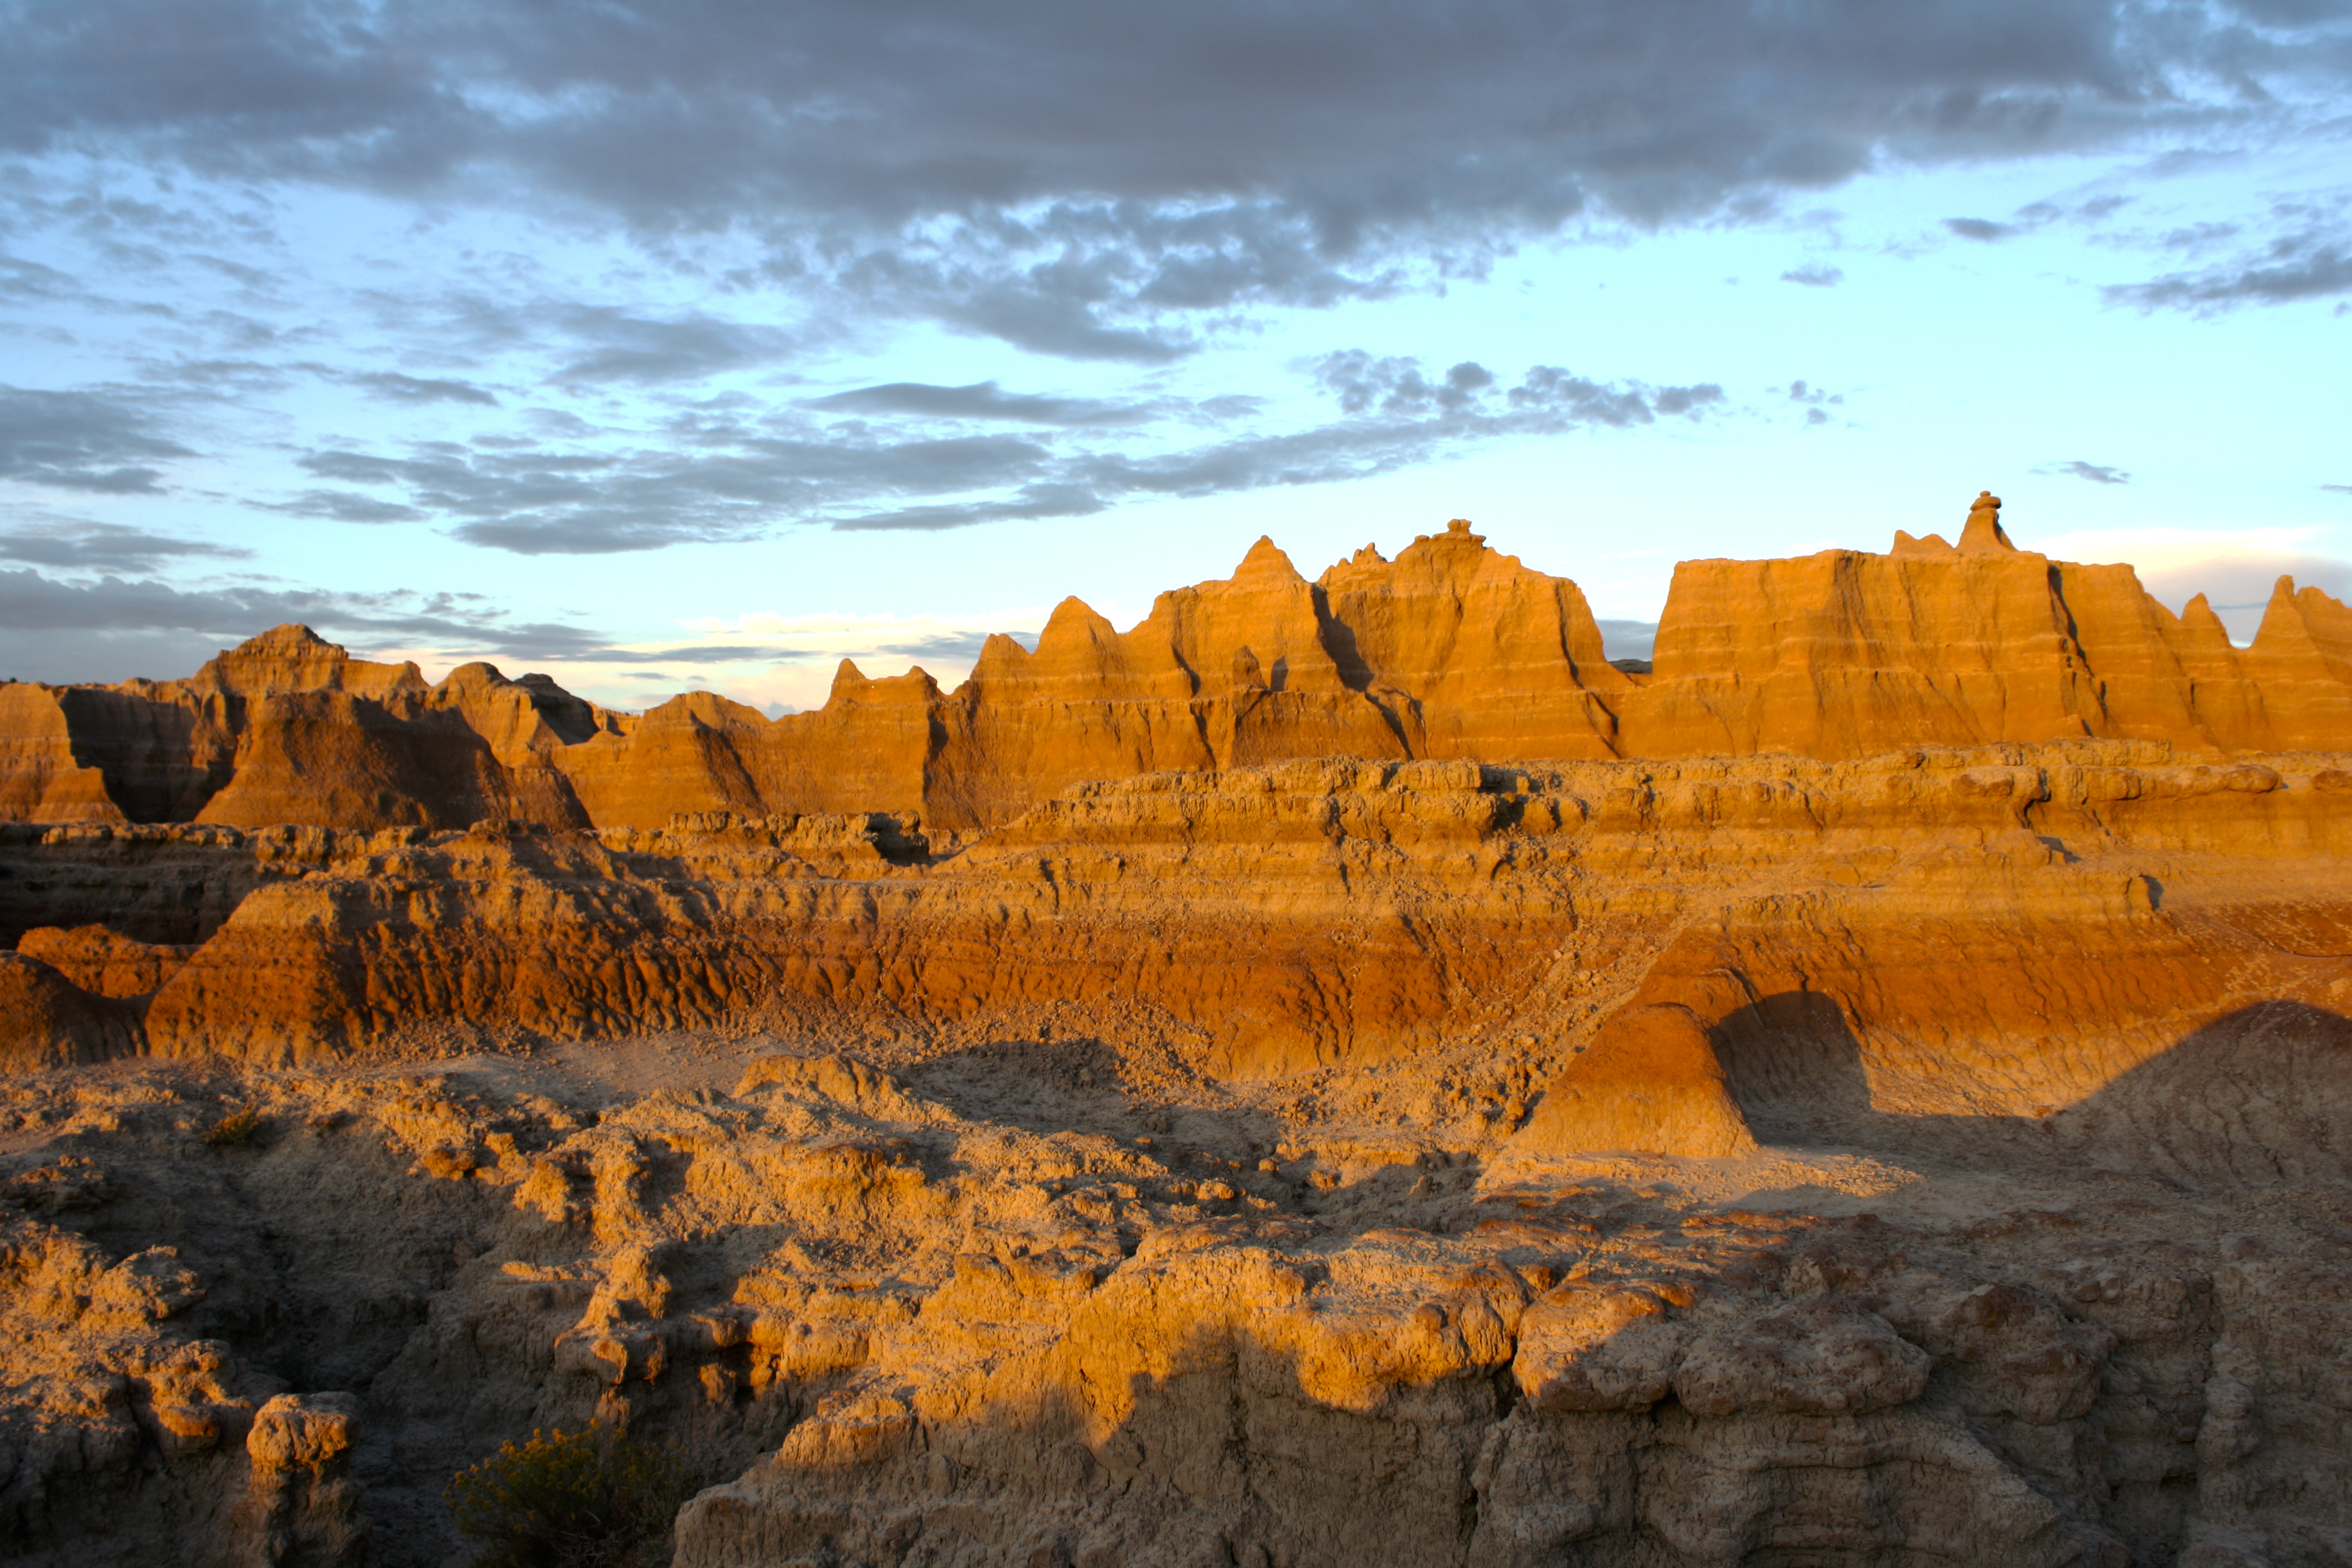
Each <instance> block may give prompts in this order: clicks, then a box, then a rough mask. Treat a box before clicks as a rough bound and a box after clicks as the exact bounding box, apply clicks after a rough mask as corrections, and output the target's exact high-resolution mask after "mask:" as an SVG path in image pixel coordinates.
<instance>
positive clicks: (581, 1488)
mask: <svg viewBox="0 0 2352 1568" xmlns="http://www.w3.org/2000/svg"><path fill="white" fill-rule="evenodd" d="M695 1485H696V1479H695V1477H694V1475H693V1473H692V1472H691V1471H690V1470H689V1469H688V1467H687V1465H686V1463H685V1462H684V1461H683V1460H681V1459H680V1458H678V1457H677V1454H676V1453H674V1452H673V1451H671V1450H670V1449H667V1448H665V1447H656V1446H655V1445H654V1444H651V1443H648V1442H646V1441H645V1440H644V1439H642V1438H639V1437H635V1436H630V1435H629V1434H628V1433H626V1432H623V1431H614V1430H612V1429H610V1428H607V1427H604V1426H589V1427H586V1428H584V1429H583V1430H581V1431H578V1432H563V1431H553V1432H533V1433H532V1434H531V1435H530V1440H529V1441H527V1442H521V1443H508V1444H506V1445H505V1446H503V1447H500V1448H499V1451H498V1452H497V1453H495V1454H493V1455H491V1456H490V1457H489V1458H487V1459H484V1460H483V1461H482V1462H481V1463H480V1464H478V1465H475V1466H473V1467H472V1468H468V1469H464V1470H460V1471H458V1472H457V1476H456V1477H455V1478H453V1479H451V1480H450V1482H449V1490H448V1494H447V1496H448V1503H449V1511H450V1512H451V1514H452V1515H454V1516H455V1518H456V1520H457V1529H458V1531H459V1532H460V1533H461V1534H463V1535H465V1536H466V1537H467V1539H469V1540H472V1541H474V1542H478V1543H479V1544H480V1548H481V1550H480V1552H479V1554H478V1556H476V1557H475V1559H474V1562H475V1564H476V1568H635V1565H636V1564H640V1563H643V1564H648V1565H651V1564H656V1563H667V1561H668V1560H669V1533H670V1523H671V1521H672V1520H674V1519H675V1518H676V1517H677V1510H678V1508H679V1505H681V1504H682V1503H684V1502H685V1501H686V1500H687V1499H688V1497H690V1496H691V1495H693V1492H694V1489H695Z"/></svg>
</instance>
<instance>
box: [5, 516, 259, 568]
mask: <svg viewBox="0 0 2352 1568" xmlns="http://www.w3.org/2000/svg"><path fill="white" fill-rule="evenodd" d="M252 553H253V552H252V551H250V550H238V549H234V548H232V547H230V546H227V545H221V544H214V543H210V542H207V541H205V540H201V539H177V538H173V537H171V536H169V535H165V534H156V533H149V532H147V531H144V530H142V529H137V528H125V527H123V526H121V524H118V523H111V522H81V521H71V522H58V523H51V524H47V525H29V526H26V527H20V528H16V529H11V530H9V531H6V532H0V561H22V562H25V563H28V564H30V565H34V566H51V567H62V568H66V569H68V570H76V569H79V570H83V571H96V572H149V571H152V570H154V569H155V568H156V567H157V566H158V565H160V564H161V563H163V562H165V561H170V560H188V559H194V558H210V559H214V560H239V559H243V558H246V557H249V556H251V555H252Z"/></svg>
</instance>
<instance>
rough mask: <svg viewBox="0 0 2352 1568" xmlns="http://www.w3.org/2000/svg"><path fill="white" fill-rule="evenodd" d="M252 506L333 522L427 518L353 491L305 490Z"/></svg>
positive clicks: (403, 507) (396, 503)
mask: <svg viewBox="0 0 2352 1568" xmlns="http://www.w3.org/2000/svg"><path fill="white" fill-rule="evenodd" d="M252 504H254V505H256V506H258V507H260V508H261V509H262V510H265V511H280V512H284V513H286V514H287V515H288V516H289V517H317V518H324V519H325V520H326V521H330V522H359V523H378V522H420V521H424V519H425V513H424V512H421V511H419V510H416V508H415V507H413V506H402V505H401V504H400V503H399V502H397V501H388V500H377V499H376V498H374V497H373V496H363V495H355V494H353V493H352V491H350V490H304V491H303V492H302V493H301V494H300V495H299V496H296V497H294V498H293V499H292V500H282V501H256V502H254V503H252Z"/></svg>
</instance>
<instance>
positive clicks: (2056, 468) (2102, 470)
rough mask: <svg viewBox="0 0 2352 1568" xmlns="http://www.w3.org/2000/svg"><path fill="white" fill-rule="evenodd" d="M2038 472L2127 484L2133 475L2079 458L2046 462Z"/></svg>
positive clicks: (2103, 482)
mask: <svg viewBox="0 0 2352 1568" xmlns="http://www.w3.org/2000/svg"><path fill="white" fill-rule="evenodd" d="M2033 471H2034V472H2035V473H2037V474H2063V475H2066V476H2069V477H2072V478H2074V479H2088V480H2090V481H2091V482H2092V483H2093V484H2095V485H2127V484H2129V483H2131V476H2130V475H2129V474H2127V473H2126V472H2124V470H2123V469H2121V468H2109V467H2108V466H2106V465H2105V464H2104V463H2086V462H2084V461H2083V460H2082V459H2081V458H2075V459H2074V460H2073V461H2071V462H2064V463H2044V464H2042V466H2041V467H2040V468H2036V469H2034V470H2033Z"/></svg>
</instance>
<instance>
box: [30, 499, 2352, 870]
mask: <svg viewBox="0 0 2352 1568" xmlns="http://www.w3.org/2000/svg"><path fill="white" fill-rule="evenodd" d="M1999 506H2000V503H1999V502H1998V501H1997V500H1994V499H1993V498H1992V497H1990V496H1989V495H1988V496H1983V497H1980V498H1979V502H1978V504H1977V506H1976V507H1975V508H1974V509H1973V510H1971V512H1970V514H1969V523H1968V525H1967V527H1966V528H1965V529H1963V530H1962V531H1961V536H1960V542H1959V543H1958V545H1951V544H1947V543H1946V542H1944V541H1943V540H1942V539H1941V538H1940V537H1938V536H1936V535H1933V534H1931V535H1929V536H1928V537H1927V539H1925V540H1915V539H1913V538H1912V537H1911V536H1910V535H1909V534H1907V533H1898V534H1897V535H1896V540H1895V549H1894V551H1893V552H1891V553H1889V554H1885V555H1874V554H1870V553H1868V552H1861V551H1850V550H1832V551H1823V552H1821V553H1820V554H1817V555H1811V556H1806V557H1803V558H1801V559H1797V560H1785V561H1696V562H1685V563H1683V564H1682V565H1681V566H1679V567H1677V568H1676V570H1675V579H1674V586H1673V589H1672V591H1671V593H1670V595H1669V596H1668V599H1667V604H1666V607H1665V610H1664V618H1663V620H1662V621H1661V623H1660V626H1659V629H1658V635H1657V642H1656V649H1655V658H1654V666H1653V669H1652V671H1651V672H1650V673H1647V674H1630V673H1627V672H1625V671H1622V670H1620V669H1618V668H1615V667H1614V666H1612V664H1610V662H1609V661H1608V659H1607V658H1605V656H1604V654H1603V650H1602V647H1601V634H1600V630H1599V628H1598V626H1596V624H1595V623H1594V621H1593V618H1592V615H1591V610H1590V608H1589V607H1588V606H1587V605H1586V603H1585V600H1584V596H1583V595H1582V594H1581V593H1580V592H1579V591H1578V589H1577V587H1576V584H1573V583H1571V582H1569V581H1567V580H1566V579H1564V578H1558V577H1551V576H1548V575H1546V574H1543V573H1540V572H1536V571H1532V570H1530V569H1528V567H1526V566H1523V565H1522V564H1520V563H1519V562H1518V561H1517V559H1516V558H1515V557H1511V556H1507V555H1502V554H1498V553H1497V552H1495V551H1493V550H1491V549H1488V548H1487V547H1486V543H1485V541H1484V539H1483V537H1482V536H1480V535H1478V534H1475V533H1473V532H1471V531H1469V528H1468V525H1467V524H1465V523H1462V522H1459V521H1457V522H1455V523H1454V524H1453V525H1451V526H1450V527H1449V528H1448V529H1447V531H1444V532H1443V533H1440V534H1436V535H1430V536H1424V537H1423V538H1421V539H1418V540H1416V541H1415V542H1413V543H1412V545H1410V546H1408V547H1407V548H1406V549H1405V550H1403V551H1402V552H1400V553H1399V555H1398V557H1397V559H1396V560H1394V561H1389V560H1385V559H1383V558H1382V557H1381V555H1380V554H1379V552H1377V551H1374V550H1372V549H1370V547H1369V546H1368V547H1366V548H1365V549H1364V550H1361V551H1359V552H1357V553H1356V555H1355V556H1354V557H1353V558H1352V559H1350V560H1349V561H1345V562H1342V563H1339V564H1338V565H1336V566H1333V567H1332V568H1330V569H1329V570H1328V571H1327V572H1325V573H1324V574H1323V575H1322V576H1321V577H1320V578H1318V580H1316V581H1315V582H1313V583H1309V582H1307V580H1306V579H1305V578H1303V577H1302V576H1300V575H1299V574H1298V573H1297V570H1296V569H1295V568H1294V567H1293V566H1292V564H1291V563H1290V560H1289V558H1288V557H1287V556H1286V555H1284V554H1283V553H1282V552H1281V551H1279V550H1277V549H1276V548H1275V547H1274V545H1273V543H1272V542H1270V541H1265V540H1261V541H1260V542H1258V544H1257V545H1256V546H1255V548H1254V549H1253V550H1252V551H1251V552H1250V553H1249V555H1248V557H1247V559H1245V560H1244V562H1243V563H1242V564H1241V566H1240V567H1239V569H1238V570H1236V571H1235V573H1234V575H1233V576H1232V577H1231V578H1229V579H1226V580H1223V581H1222V582H1213V583H1203V584H1198V585H1196V586H1194V587H1191V588H1184V589H1179V590H1176V591H1174V592H1171V593H1168V594H1163V595H1160V598H1159V600H1158V601H1157V602H1156V603H1155V604H1154V605H1153V606H1152V611H1151V614H1150V616H1147V617H1145V619H1144V620H1143V621H1142V622H1141V623H1140V624H1139V625H1138V626H1135V627H1133V628H1132V629H1130V630H1129V631H1126V632H1120V631H1118V630H1117V629H1116V628H1114V627H1113V626H1111V625H1110V623H1109V622H1108V621H1106V620H1104V619H1103V618H1102V617H1101V616H1097V615H1096V614H1095V613H1094V612H1093V611H1092V610H1090V609H1088V608H1087V606H1086V605H1083V604H1080V603H1079V602H1078V601H1076V600H1075V599H1069V600H1065V601H1064V602H1063V603H1062V605H1061V606H1060V607H1059V608H1058V609H1056V610H1055V612H1054V614H1053V616H1052V617H1051V618H1050V619H1049V620H1048V622H1047V623H1046V626H1045V629H1044V631H1043V632H1042V633H1041V634H1040V636H1039V637H1038V642H1037V647H1036V648H1035V650H1034V652H1032V651H1029V650H1027V649H1024V647H1021V645H1020V644H1018V643H1016V642H1015V641H1013V639H1012V638H1011V637H1003V636H999V637H992V638H991V639H990V641H989V642H988V644H987V646H986V647H985V648H984V649H983V650H982V654H981V656H980V658H979V660H978V662H977V663H976V664H975V665H974V667H973V669H972V672H971V679H968V680H967V681H965V682H964V684H963V685H961V686H960V687H958V688H957V689H955V690H954V691H952V692H942V691H941V690H940V689H939V686H938V684H937V683H936V682H935V681H933V680H932V679H931V678H930V677H929V676H928V675H927V674H925V673H924V672H923V671H921V670H920V669H916V670H912V671H909V672H908V674H905V675H902V676H893V677H888V678H884V679H867V678H866V677H865V676H864V675H862V674H861V673H859V671H858V670H857V669H856V667H855V666H854V665H851V664H849V663H847V662H845V663H844V664H843V666H842V668H841V671H840V673H839V675H838V677H837V678H836V679H835V683H834V688H833V692H832V696H831V698H830V699H829V700H828V701H827V702H826V704H825V706H824V709H822V710H819V711H817V712H814V713H802V714H790V715H787V716H785V717H783V718H782V719H776V720H770V719H768V718H767V717H766V716H764V715H763V714H761V713H759V712H758V711H756V710H752V709H750V708H746V707H743V706H742V705H740V704H738V703H734V702H730V701H728V700H726V699H724V698H721V697H719V696H717V695H715V694H712V693H708V692H702V693H693V694H689V695H687V696H682V697H677V698H674V699H672V700H670V701H668V702H667V703H664V704H662V705H661V706H659V707H657V708H655V709H653V710H650V711H649V712H646V713H644V714H621V713H614V712H608V711H606V710H602V709H599V708H596V707H594V706H593V704H590V703H587V702H584V701H582V700H579V699H577V698H574V697H572V696H570V695H569V694H568V693H565V692H564V691H562V689H560V688H558V687H556V686H555V685H554V683H553V682H552V681H551V680H550V679H547V678H546V677H544V676H538V675H526V676H524V677H523V678H522V679H520V680H509V679H506V678H505V677H504V676H502V675H500V674H499V672H498V671H497V670H496V669H494V668H491V667H490V666H488V665H468V666H466V667H465V668H461V669H458V670H457V671H455V672H453V673H452V674H451V675H450V676H449V677H448V679H446V680H444V681H443V682H442V683H441V684H440V685H438V686H433V687H428V686H426V685H425V683H424V681H423V679H421V677H419V676H418V674H417V672H416V670H415V668H414V667H411V666H401V667H398V668H394V667H391V666H386V665H376V664H370V663H367V662H365V661H363V660H358V659H352V658H348V657H347V656H346V655H344V653H343V652H342V650H341V649H340V648H337V647H333V646H332V645H330V644H326V643H323V642H321V641H320V640H319V639H318V638H317V637H314V636H313V635H312V634H310V632H309V630H308V629H307V628H304V627H300V626H281V627H279V628H278V629H277V630H276V631H273V632H270V633H268V634H266V635H265V636H263V637H257V638H255V639H254V640H253V641H251V642H249V643H247V644H245V645H243V646H242V647H238V648H236V649H234V650H231V651H229V652H226V653H224V654H222V655H221V656H220V657H219V658H217V659H215V660H214V661H213V662H212V663H210V664H208V665H206V666H205V668H204V669H203V670H201V671H199V672H198V673H197V674H196V675H195V676H194V677H193V678H191V679H187V680H184V681H165V682H160V683H159V682H153V681H130V682H125V683H123V684H121V685H120V686H112V687H79V686H68V687H47V686H38V685H26V684H19V683H12V684H8V685H5V686H0V819H16V820H23V821H41V822H79V821H89V822H100V821H103V822H133V823H154V822H192V821H193V822H210V823H222V824H226V825H232V826H247V827H255V826H268V825H271V824H275V823H283V822H291V823H300V824H305V825H310V826H331V827H383V826H403V825H413V826H425V827H435V828H448V827H463V826H468V825H469V824H471V823H474V822H476V821H482V820H499V819H511V820H520V821H526V822H530V823H535V824H538V825H540V826H548V827H587V826H594V827H608V826H634V827H657V826H661V825H662V824H664V823H666V822H667V820H668V819H669V817H670V816H672V815H674V814H676V813H679V812H698V811H732V812H737V813H740V814H745V815H749V816H775V815H804V814H809V813H841V812H893V813H898V814H900V815H902V816H912V817H919V819H920V820H921V821H922V822H923V823H925V824H926V825H928V826H931V827H934V828H969V827H971V826H983V825H996V824H1001V823H1004V822H1007V821H1010V820H1011V819H1013V817H1015V816H1019V815H1020V814H1021V813H1022V812H1023V811H1024V810H1026V809H1027V808H1028V807H1029V806H1030V805H1034V804H1035V803H1036V802H1038V801H1041V800H1045V799H1047V798H1049V797H1051V796H1052V795H1055V794H1056V793H1058V792H1059V791H1061V790H1062V789H1064V788H1066V786H1068V785H1070V784H1076V783H1079V782H1082V781H1086V780H1090V779H1105V778H1118V777H1123V776H1129V775H1132V774H1137V773H1154V772H1162V771H1167V770H1171V769H1185V770H1204V769H1212V768H1234V767H1244V766H1252V765H1255V764H1258V763H1270V762H1277V761H1283V760H1286V759H1294V758H1303V757H1319V756H1333V755H1339V756H1353V757H1359V758H1363V759H1366V760H1372V761H1385V760H1404V759H1420V760H1444V759H1454V758H1467V759H1475V760H1478V761H1483V762H1487V763H1510V762H1531V761H1557V760H1563V759H1570V760H1573V759H1606V758H1612V757H1649V758H1661V759H1664V758H1675V757H1695V756H1715V755H1731V756H1739V755H1748V754H1750V753H1754V752H1795V753H1798V754H1801V755H1806V756H1813V757H1822V758H1831V759H1835V758H1850V757H1860V756H1866V755H1869V754H1871V753H1874V752H1882V751H1887V750H1890V749H1894V748H1898V747H1903V746H1910V745H1921V744H1934V745H1968V744H1978V743H1983V742H2001V741H2015V742H2035V741H2048V740H2062V739H2069V738H2079V737H2088V738H2113V739H2126V740H2160V741H2165V742H2169V743H2171V744H2172V745H2173V746H2174V747H2176V748H2177V749H2179V751H2180V752H2183V753H2184V754H2199V755H2220V754H2234V753H2240V752H2266V751H2289V750H2303V749H2309V748H2326V747H2332V746H2336V745H2340V744H2343V743H2345V741H2346V738H2347V733H2352V612H2347V610H2346V608H2345V607H2344V606H2343V605H2339V604H2337V603H2336V601H2335V600H2333V599H2331V598H2329V597H2328V596H2327V595H2325V594H2322V593H2320V592H2319V591H2318V590H2316V589H2311V588H2306V589H2303V590H2301V591H2299V592H2298V591H2296V590H2295V589H2294V585H2293V584H2292V583H2291V582H2290V581H2287V580H2284V579H2283V580H2282V581H2281V582H2280V584H2279V586H2278V590H2277V593H2276V594H2275V595H2273V599H2272V602H2271V605H2270V607H2269V610H2268V612H2267V613H2266V615H2265V616H2264V618H2263V626H2262V629H2261V632H2260V634H2259V635H2258V636H2257V637H2256V638H2255V640H2254V642H2253V644H2252V646H2251V647H2247V648H2244V649H2239V648H2236V647H2231V643H2230V640H2229V637H2228V635H2227V634H2226V633H2225V632H2224V630H2223V629H2222V626H2221V621H2220V620H2219V619H2218V618H2217V617H2216V616H2214V615H2213V613H2212V611H2211V610H2210V608H2208V607H2207V606H2206V605H2205V604H2204V602H2203V600H2202V599H2199V600H2196V601H2193V602H2192V603H2191V604H2190V605H2189V606H2188V608H2187V610H2186V611H2185V612H2184V613H2183V614H2182V615H2180V616H2174V615H2173V614H2172V613H2171V612H2170V611H2168V610H2167V609H2166V608H2165V607H2164V606H2163V605H2159V604H2158V603H2157V602H2156V601H2155V600H2154V599H2153V598H2151V597H2149V596H2148V595H2147V593H2146V592H2144V591H2143V590H2142V589H2141V588H2140V586H2139V583H2138V580H2137V577H2136V576H2135V575H2134V574H2133V573H2132V571H2131V569H2130V568H2129V567H2126V566H2084V565H2078V564H2074V563H2064V562H2053V561H2052V560H2050V559H2048V558H2047V557H2045V556H2042V555H2038V554H2034V553H2032V552H2029V551H2021V550H2019V549H2017V548H2016V547H2015V546H2014V545H2013V544H2012V543H2011V542H2010V540H2009V538H2008V536H2007V535H2006V534H2005V533H2004V532H2003V531H2002V530H2001V527H2000V522H1999V520H1998V519H1999Z"/></svg>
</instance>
